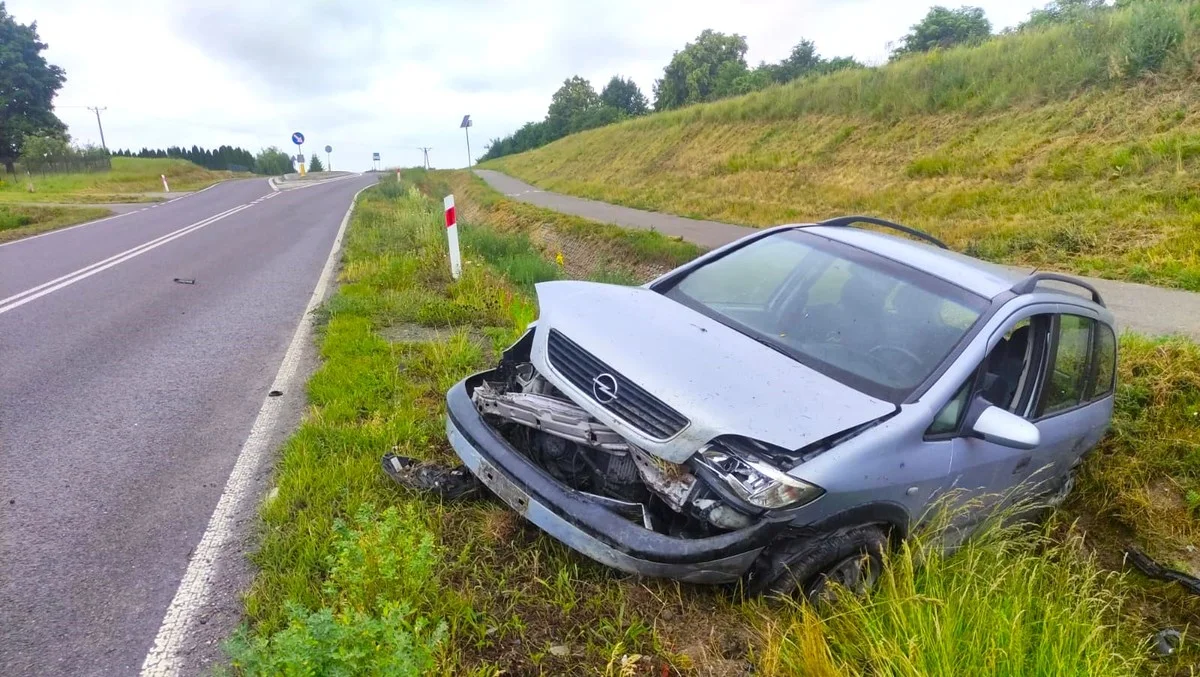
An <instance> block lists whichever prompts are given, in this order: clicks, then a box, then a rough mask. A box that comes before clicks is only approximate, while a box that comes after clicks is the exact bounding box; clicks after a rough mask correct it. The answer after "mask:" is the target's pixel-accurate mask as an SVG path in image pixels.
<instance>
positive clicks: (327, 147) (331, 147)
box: [325, 146, 333, 153]
mask: <svg viewBox="0 0 1200 677" xmlns="http://www.w3.org/2000/svg"><path fill="white" fill-rule="evenodd" d="M325 152H326V153H332V152H333V146H325Z"/></svg>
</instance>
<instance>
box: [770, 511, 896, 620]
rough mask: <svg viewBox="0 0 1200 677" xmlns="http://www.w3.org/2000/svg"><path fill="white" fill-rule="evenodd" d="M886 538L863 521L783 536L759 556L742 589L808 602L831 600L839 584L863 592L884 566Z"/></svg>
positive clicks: (868, 587)
mask: <svg viewBox="0 0 1200 677" xmlns="http://www.w3.org/2000/svg"><path fill="white" fill-rule="evenodd" d="M887 540H888V537H887V533H886V532H884V530H883V529H881V528H880V527H879V526H877V525H874V524H864V525H859V526H853V527H845V528H842V529H837V530H835V531H830V532H827V533H823V534H818V535H816V536H809V537H805V538H797V539H795V540H791V541H784V542H782V543H779V544H777V545H775V546H773V547H772V548H771V549H770V550H769V551H768V552H767V553H766V554H765V555H764V556H763V557H762V558H761V559H760V561H759V562H758V565H757V566H756V567H755V570H754V573H753V575H752V576H751V577H750V579H749V581H748V583H747V591H748V592H750V593H751V594H757V595H767V596H793V595H798V594H799V595H803V596H804V597H805V598H807V599H808V600H809V601H810V602H813V603H819V602H825V601H830V600H832V599H833V597H834V595H835V594H836V593H835V591H836V590H837V588H838V587H839V586H840V587H841V588H844V589H847V590H851V591H854V592H857V593H863V592H866V591H867V590H869V589H871V588H872V587H873V586H874V584H875V581H876V580H877V579H878V578H879V573H880V571H881V570H882V569H883V552H884V550H885V548H886V547H887ZM833 583H836V584H837V585H831V584H833Z"/></svg>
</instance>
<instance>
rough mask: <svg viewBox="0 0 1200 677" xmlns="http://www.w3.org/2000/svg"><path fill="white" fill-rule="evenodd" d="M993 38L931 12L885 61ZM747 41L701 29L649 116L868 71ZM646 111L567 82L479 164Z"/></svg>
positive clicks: (976, 24)
mask: <svg viewBox="0 0 1200 677" xmlns="http://www.w3.org/2000/svg"><path fill="white" fill-rule="evenodd" d="M1136 1H1137V0H1116V3H1115V5H1107V4H1106V3H1105V0H1055V1H1053V2H1051V3H1050V4H1048V5H1046V6H1045V7H1044V8H1042V9H1035V10H1033V12H1031V13H1030V15H1029V19H1028V20H1027V21H1025V22H1024V23H1022V24H1020V25H1019V26H1017V27H1016V28H1015V29H1009V30H1008V31H1005V32H1009V31H1013V30H1016V31H1020V30H1024V29H1026V28H1030V27H1038V26H1044V25H1046V24H1050V23H1058V22H1067V21H1073V20H1076V19H1078V18H1079V17H1081V16H1084V15H1087V14H1090V13H1093V12H1097V11H1105V10H1107V9H1111V8H1112V7H1121V6H1124V5H1126V4H1128V3H1130V2H1136ZM993 35H995V34H994V33H993V31H992V24H991V22H990V21H989V20H988V18H987V16H986V14H985V13H984V11H983V9H982V8H979V7H969V6H963V7H959V8H957V9H950V8H947V7H942V6H935V7H932V8H930V10H929V12H928V13H927V14H926V15H925V17H924V18H923V19H922V20H921V21H919V22H917V23H916V24H914V25H913V26H911V27H910V28H909V32H908V33H907V34H905V35H904V36H903V37H902V38H900V40H899V41H898V42H897V43H896V44H895V46H894V47H893V48H892V50H891V54H890V57H889V60H891V61H895V60H896V59H901V58H904V57H905V56H908V55H910V54H918V53H923V52H929V51H932V50H935V49H947V48H950V47H955V46H958V45H972V44H978V43H981V42H983V41H985V40H987V39H989V38H991V37H992V36H993ZM747 48H748V45H747V43H746V37H745V36H742V35H737V34H725V33H720V32H718V31H714V30H712V29H706V30H704V31H703V32H701V33H700V35H699V36H697V37H696V39H695V40H694V41H692V42H689V43H687V44H685V45H684V46H683V49H681V50H679V51H677V52H675V53H674V55H673V56H672V57H671V61H670V62H669V63H668V64H667V65H666V66H665V67H664V68H663V75H662V77H661V78H659V79H657V80H655V81H654V86H653V87H654V88H653V94H654V102H653V110H654V111H665V110H671V109H675V108H680V107H683V106H689V105H691V104H696V103H704V102H708V101H716V100H717V99H723V98H726V97H731V96H739V95H742V94H748V93H750V92H754V91H757V90H760V89H765V88H767V87H770V86H773V85H781V84H784V83H787V82H791V81H793V80H798V79H800V78H805V77H813V76H820V75H826V74H829V73H832V72H835V71H839V70H844V69H848V68H866V67H867V66H865V65H864V64H862V63H859V62H858V61H856V60H854V59H853V58H852V57H846V56H843V57H833V58H825V57H823V56H821V55H820V54H818V53H817V50H816V45H815V44H814V43H813V42H812V41H811V40H807V39H802V40H800V42H799V43H797V44H796V46H795V47H793V48H792V51H791V53H790V54H788V56H787V57H785V58H784V59H782V60H781V61H779V62H777V63H766V62H760V63H759V64H758V65H757V66H754V67H751V66H749V65H748V64H747V63H746V50H747ZM650 109H651V106H650V104H649V102H648V101H647V99H646V97H645V96H644V95H643V94H642V92H641V90H639V89H638V87H637V85H636V84H635V83H634V82H633V81H632V80H629V79H626V78H622V77H620V76H614V77H613V78H612V79H611V80H609V82H608V84H607V85H605V87H604V89H603V90H601V92H600V93H599V94H597V93H596V91H595V89H593V88H592V84H591V83H590V82H588V80H586V79H585V78H582V77H580V76H578V75H575V76H572V77H570V78H567V79H566V80H564V81H563V84H562V86H561V87H559V89H558V91H556V92H555V93H554V95H553V96H552V97H551V99H550V108H549V109H548V110H547V112H546V117H545V118H544V119H542V120H540V121H538V122H527V123H525V125H523V126H522V127H521V128H520V129H518V130H517V131H516V132H513V133H512V134H510V135H508V136H506V137H503V138H499V139H492V141H491V142H490V144H489V145H488V146H487V152H486V153H484V155H483V157H482V158H480V159H481V160H490V159H492V158H498V157H502V156H505V155H511V154H514V153H521V152H524V151H527V150H530V149H533V148H537V147H539V146H543V145H545V144H547V143H550V142H551V141H554V140H556V139H559V138H562V137H564V136H566V135H567V134H572V133H574V132H579V131H583V130H585V129H592V128H594V127H600V126H603V125H607V124H611V123H613V122H618V121H620V120H625V119H628V118H631V117H637V116H639V115H645V114H646V113H648V112H650Z"/></svg>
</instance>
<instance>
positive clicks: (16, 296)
mask: <svg viewBox="0 0 1200 677" xmlns="http://www.w3.org/2000/svg"><path fill="white" fill-rule="evenodd" d="M247 206H249V205H238V206H237V207H234V208H232V209H227V210H225V211H223V212H221V213H220V214H213V215H212V216H210V217H208V218H205V219H201V220H199V221H197V222H195V223H192V224H189V225H186V226H183V227H182V228H178V229H176V230H173V231H171V232H169V233H167V234H165V235H161V236H159V237H156V238H154V239H153V240H149V241H147V242H143V243H141V244H139V245H137V246H136V247H130V248H129V249H126V250H125V251H123V252H118V253H116V254H113V255H112V256H110V257H108V258H106V259H103V260H101V261H96V262H95V263H92V264H89V265H86V266H84V267H82V268H80V269H78V270H73V271H71V272H69V273H67V274H66V275H62V276H60V277H56V278H54V279H53V280H50V281H49V282H43V283H41V284H39V285H38V286H36V287H30V288H29V289H26V290H24V291H20V292H17V293H16V294H13V295H12V296H9V297H7V298H3V299H0V313H3V312H4V311H5V310H7V308H6V307H5V304H7V303H8V302H10V301H15V300H17V299H19V298H21V297H23V296H29V295H30V294H33V293H35V292H37V291H40V290H42V289H45V288H46V287H49V286H52V285H55V284H57V283H59V282H62V281H63V280H67V279H69V278H73V277H76V276H79V275H82V274H83V273H86V272H88V271H89V270H91V269H93V268H96V267H97V266H102V265H104V264H106V263H109V262H110V261H114V260H116V259H121V260H122V261H124V260H126V259H125V258H122V257H127V255H129V254H132V253H134V252H137V253H141V252H140V251H139V250H141V249H143V248H146V247H150V248H153V246H156V245H158V244H161V243H163V242H164V241H165V240H166V239H167V238H171V239H174V238H173V237H172V236H174V235H186V234H187V233H190V232H191V231H192V230H195V229H197V228H200V227H202V226H207V225H208V224H209V223H211V222H213V221H215V220H220V219H223V218H225V217H226V216H229V215H230V214H233V213H234V212H235V211H241V210H242V209H244V208H245V207H247ZM185 231H186V232H185ZM128 258H132V257H128ZM117 263H120V261H117ZM81 279H82V278H81ZM64 286H65V285H64ZM14 307H15V306H14Z"/></svg>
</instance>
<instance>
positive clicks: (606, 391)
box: [592, 373, 617, 404]
mask: <svg viewBox="0 0 1200 677" xmlns="http://www.w3.org/2000/svg"><path fill="white" fill-rule="evenodd" d="M592 397H594V398H596V401H597V402H599V403H600V404H608V403H609V402H612V401H613V400H615V399H617V379H615V378H613V375H612V374H608V373H604V374H599V375H597V376H596V378H594V379H592Z"/></svg>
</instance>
